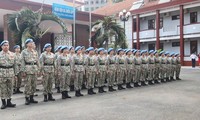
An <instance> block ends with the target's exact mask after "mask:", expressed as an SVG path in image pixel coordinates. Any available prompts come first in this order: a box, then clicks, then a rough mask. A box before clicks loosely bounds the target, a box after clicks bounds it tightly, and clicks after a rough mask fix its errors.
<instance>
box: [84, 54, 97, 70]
mask: <svg viewBox="0 0 200 120" xmlns="http://www.w3.org/2000/svg"><path fill="white" fill-rule="evenodd" d="M85 67H86V71H87V72H97V70H98V68H97V67H98V61H97V58H96V56H95V55H92V56H90V55H88V57H87V58H86V60H85Z"/></svg>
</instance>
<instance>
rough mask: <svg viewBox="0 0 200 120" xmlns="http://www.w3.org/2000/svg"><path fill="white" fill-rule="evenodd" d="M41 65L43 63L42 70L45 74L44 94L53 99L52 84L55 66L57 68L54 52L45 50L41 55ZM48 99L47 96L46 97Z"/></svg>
mask: <svg viewBox="0 0 200 120" xmlns="http://www.w3.org/2000/svg"><path fill="white" fill-rule="evenodd" d="M40 65H41V72H42V74H43V81H42V83H43V87H44V91H43V94H44V95H45V97H46V95H49V100H52V99H51V98H52V95H51V94H53V92H52V86H53V80H54V71H55V70H54V68H55V57H54V54H53V53H51V52H50V53H48V52H46V51H45V52H43V53H42V54H41V55H40ZM45 101H46V98H45Z"/></svg>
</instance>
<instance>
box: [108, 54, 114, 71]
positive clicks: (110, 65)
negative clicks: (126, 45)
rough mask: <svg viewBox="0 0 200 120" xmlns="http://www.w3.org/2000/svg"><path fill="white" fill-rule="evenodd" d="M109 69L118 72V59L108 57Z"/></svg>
mask: <svg viewBox="0 0 200 120" xmlns="http://www.w3.org/2000/svg"><path fill="white" fill-rule="evenodd" d="M107 60H108V61H107V69H108V70H116V57H115V56H114V55H113V56H110V55H109V56H108V57H107Z"/></svg>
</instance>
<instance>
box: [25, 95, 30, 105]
mask: <svg viewBox="0 0 200 120" xmlns="http://www.w3.org/2000/svg"><path fill="white" fill-rule="evenodd" d="M29 104H30V100H29V97H25V105H29Z"/></svg>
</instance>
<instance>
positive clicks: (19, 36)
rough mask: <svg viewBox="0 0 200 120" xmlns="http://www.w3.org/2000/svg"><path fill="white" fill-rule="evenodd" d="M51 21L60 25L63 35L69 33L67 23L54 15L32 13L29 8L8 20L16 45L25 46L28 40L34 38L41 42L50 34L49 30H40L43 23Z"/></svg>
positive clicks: (39, 12)
mask: <svg viewBox="0 0 200 120" xmlns="http://www.w3.org/2000/svg"><path fill="white" fill-rule="evenodd" d="M45 20H51V21H54V22H56V23H58V24H59V25H60V26H61V27H62V29H63V33H66V32H67V28H66V25H65V23H64V22H63V21H62V20H61V19H60V18H58V17H57V16H56V15H53V14H44V13H42V11H40V10H38V11H32V10H31V9H29V8H22V9H21V10H20V11H18V12H17V13H14V14H11V15H10V16H9V18H8V26H9V29H10V30H11V31H12V32H13V35H14V39H15V43H16V44H20V45H22V46H24V42H25V40H26V39H27V38H32V39H33V40H35V42H39V40H40V38H42V36H43V35H44V34H45V33H47V32H48V29H46V30H44V31H43V30H42V29H41V28H39V25H40V23H41V22H43V21H45Z"/></svg>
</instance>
